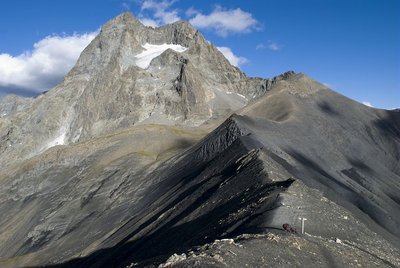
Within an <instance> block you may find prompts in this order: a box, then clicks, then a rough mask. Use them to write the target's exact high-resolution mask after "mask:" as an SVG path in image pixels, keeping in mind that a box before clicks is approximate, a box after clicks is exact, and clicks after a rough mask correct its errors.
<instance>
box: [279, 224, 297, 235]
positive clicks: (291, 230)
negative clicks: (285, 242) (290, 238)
mask: <svg viewBox="0 0 400 268" xmlns="http://www.w3.org/2000/svg"><path fill="white" fill-rule="evenodd" d="M282 228H283V230H285V231H286V232H288V233H297V232H296V228H293V227H292V226H290V224H289V223H284V224H283V225H282Z"/></svg>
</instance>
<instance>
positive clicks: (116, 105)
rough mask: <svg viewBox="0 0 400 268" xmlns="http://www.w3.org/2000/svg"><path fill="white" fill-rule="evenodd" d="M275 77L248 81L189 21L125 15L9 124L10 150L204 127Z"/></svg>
mask: <svg viewBox="0 0 400 268" xmlns="http://www.w3.org/2000/svg"><path fill="white" fill-rule="evenodd" d="M289 76H290V74H289V73H287V74H284V75H283V76H282V77H278V78H276V79H275V80H282V79H288V78H289ZM275 80H274V79H261V78H248V77H246V76H245V75H244V74H243V73H242V72H241V71H240V70H239V69H238V68H236V67H234V66H232V65H231V64H230V63H229V62H228V61H227V59H226V58H225V57H224V56H223V55H222V53H221V52H220V51H218V49H216V47H215V46H214V45H212V44H210V43H209V42H207V41H206V40H205V39H204V37H203V36H202V35H201V33H199V32H198V31H197V30H196V29H195V28H193V27H192V26H191V25H190V24H189V23H188V22H184V21H178V22H175V23H172V24H169V25H165V26H161V27H158V28H152V27H146V26H144V25H143V24H142V23H141V22H140V21H139V20H138V19H137V18H135V17H134V16H133V15H132V14H131V13H128V12H127V13H123V14H121V15H119V16H117V17H116V18H114V19H111V20H110V21H108V22H107V23H105V24H104V25H103V27H102V28H101V31H100V33H99V34H98V35H97V36H96V38H95V39H94V40H93V41H92V42H91V43H90V44H89V45H88V47H87V48H86V49H85V50H84V51H83V52H82V54H81V56H80V58H79V59H78V61H77V63H76V65H75V66H74V68H73V69H72V70H71V71H70V72H69V74H68V75H67V76H66V77H65V79H64V81H63V82H62V83H60V84H59V85H58V86H56V87H55V88H54V89H52V90H50V91H49V92H48V93H47V94H45V95H42V96H40V97H38V98H37V99H36V100H35V102H34V103H33V104H32V105H30V106H29V111H27V113H26V114H23V113H21V114H20V115H19V117H21V118H20V120H15V121H14V122H17V121H18V122H26V123H24V124H21V125H15V124H13V125H10V126H6V127H5V132H6V133H7V132H8V130H9V129H10V128H12V129H15V132H20V134H18V133H15V136H16V137H17V136H18V137H19V138H18V139H15V140H11V139H10V144H11V146H9V148H8V147H7V148H6V149H7V150H8V149H12V151H13V152H15V154H17V153H21V152H19V151H18V150H17V148H16V147H17V145H15V147H13V144H30V145H31V146H25V147H24V148H22V147H21V149H23V150H27V148H30V150H32V149H31V148H34V149H33V150H32V151H29V152H26V151H24V152H23V154H24V155H27V156H30V155H35V154H37V153H39V152H42V151H43V150H46V149H47V148H49V147H52V146H54V145H60V144H68V143H74V142H78V141H82V140H87V139H90V138H93V137H98V136H101V135H104V134H106V133H109V132H111V131H115V130H118V129H124V128H128V127H131V126H132V125H136V124H146V123H157V124H172V125H186V126H198V125H200V124H202V123H204V122H206V121H209V120H213V119H216V118H220V117H224V116H227V115H229V114H230V113H231V112H234V111H236V110H237V109H240V108H242V107H243V106H245V105H246V104H247V103H248V101H250V100H251V99H253V98H256V97H258V96H260V95H263V94H264V93H265V92H266V91H268V90H269V88H270V87H271V85H272V84H273V83H274V81H275ZM27 117H29V120H27V119H26V118H27ZM23 133H31V135H29V136H26V135H24V134H23ZM24 136H26V138H22V137H24ZM7 150H6V151H4V153H7Z"/></svg>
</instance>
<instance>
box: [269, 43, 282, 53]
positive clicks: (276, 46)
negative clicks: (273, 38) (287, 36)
mask: <svg viewBox="0 0 400 268" xmlns="http://www.w3.org/2000/svg"><path fill="white" fill-rule="evenodd" d="M268 48H269V49H271V50H274V51H276V50H280V49H281V46H280V45H279V44H278V43H275V42H271V43H269V44H268Z"/></svg>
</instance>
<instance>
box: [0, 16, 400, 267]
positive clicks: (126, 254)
mask: <svg viewBox="0 0 400 268" xmlns="http://www.w3.org/2000/svg"><path fill="white" fill-rule="evenodd" d="M0 113H1V114H0V166H1V169H0V213H1V215H2V216H1V217H0V267H246V266H248V267H399V266H400V243H399V241H400V228H399V226H400V195H399V192H400V165H399V163H400V113H399V112H398V111H397V110H393V111H387V110H380V109H374V108H371V107H367V106H364V105H362V104H359V103H357V102H355V101H352V100H350V99H348V98H346V97H344V96H342V95H340V94H338V93H336V92H334V91H332V90H330V89H329V88H327V87H326V86H324V85H322V84H320V83H318V82H317V81H315V80H313V79H311V78H310V77H308V76H306V75H305V74H302V73H295V72H292V71H289V72H286V73H284V74H282V75H279V76H277V77H274V78H269V79H263V78H250V77H247V76H246V75H245V74H244V73H242V72H241V71H240V70H239V69H238V68H237V67H234V66H232V65H231V64H230V63H229V62H228V61H227V60H226V59H225V57H224V56H223V55H222V53H221V52H220V51H219V50H218V49H216V47H215V46H214V45H213V44H210V43H209V42H207V40H205V39H204V37H203V36H202V35H201V33H200V32H199V31H197V30H196V29H194V28H193V27H192V26H191V25H190V24H189V23H187V22H183V21H179V22H175V23H172V24H168V25H165V26H162V27H159V28H152V27H146V26H144V25H142V24H141V23H140V21H139V20H138V19H136V18H135V17H134V16H132V14H130V13H124V14H121V15H119V16H118V17H116V18H114V19H112V20H110V21H109V22H107V23H106V24H104V25H103V26H102V28H101V31H100V32H99V34H98V35H97V37H96V38H95V39H94V40H93V41H92V42H91V43H90V44H89V45H88V47H86V49H85V50H84V51H83V52H82V54H81V56H80V57H79V59H78V61H77V63H76V65H75V66H74V67H73V68H72V70H71V71H70V72H69V73H68V74H67V75H66V76H65V78H64V80H63V81H62V82H61V83H60V84H59V85H57V86H56V87H55V88H53V89H51V90H49V91H48V92H46V93H44V94H41V95H40V96H37V97H35V98H21V97H16V96H8V97H6V98H3V99H2V100H0Z"/></svg>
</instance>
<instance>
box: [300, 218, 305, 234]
mask: <svg viewBox="0 0 400 268" xmlns="http://www.w3.org/2000/svg"><path fill="white" fill-rule="evenodd" d="M299 220H301V233H302V234H304V221H306V220H307V219H306V218H304V217H302V218H299Z"/></svg>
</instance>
